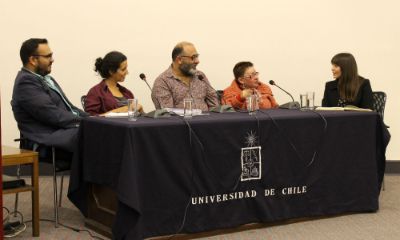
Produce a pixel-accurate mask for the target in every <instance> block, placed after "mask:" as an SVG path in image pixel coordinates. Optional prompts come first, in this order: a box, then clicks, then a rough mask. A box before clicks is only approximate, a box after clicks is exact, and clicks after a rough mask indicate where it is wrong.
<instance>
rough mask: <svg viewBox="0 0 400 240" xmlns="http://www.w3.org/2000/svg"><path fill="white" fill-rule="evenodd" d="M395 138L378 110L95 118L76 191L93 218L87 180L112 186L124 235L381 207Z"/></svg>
mask: <svg viewBox="0 0 400 240" xmlns="http://www.w3.org/2000/svg"><path fill="white" fill-rule="evenodd" d="M388 141H389V135H388V132H387V130H386V129H385V128H384V127H383V126H382V121H381V120H380V117H379V115H378V114H376V113H374V112H336V111H335V112H330V111H329V112H314V111H298V110H278V109H276V110H264V111H260V112H258V113H257V115H253V116H249V115H248V114H247V113H225V114H213V113H212V114H210V115H206V116H196V117H193V118H192V119H188V120H184V119H183V118H181V117H171V118H168V119H150V118H139V119H138V120H137V121H136V122H130V121H128V120H127V119H126V118H121V119H110V118H103V117H92V118H87V119H85V120H83V122H82V123H81V126H80V150H79V155H76V156H78V157H76V158H75V159H74V162H73V169H72V171H71V178H70V187H69V197H70V199H71V201H73V202H74V204H75V205H76V206H77V207H78V208H79V209H80V210H81V211H82V213H83V214H86V211H87V186H88V183H95V184H100V185H104V186H108V187H111V188H112V189H113V190H114V191H115V192H116V193H117V197H118V201H119V205H118V211H117V216H116V220H115V223H114V227H113V235H114V237H115V238H116V239H143V238H146V237H151V236H159V235H166V234H173V233H176V232H178V231H180V232H182V233H193V232H200V231H207V230H213V229H220V228H228V227H234V226H238V225H241V224H246V223H253V222H272V221H277V220H285V219H290V218H298V217H308V216H322V215H332V214H339V213H345V212H364V211H367V212H370V211H376V210H378V207H379V203H378V198H379V192H380V185H381V181H382V177H383V173H384V168H385V155H384V153H385V149H386V145H387V143H388Z"/></svg>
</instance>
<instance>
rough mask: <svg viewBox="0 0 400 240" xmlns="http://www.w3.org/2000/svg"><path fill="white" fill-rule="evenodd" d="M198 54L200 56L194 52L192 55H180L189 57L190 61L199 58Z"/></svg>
mask: <svg viewBox="0 0 400 240" xmlns="http://www.w3.org/2000/svg"><path fill="white" fill-rule="evenodd" d="M199 56H200V54H194V55H192V56H184V55H181V57H187V58H191V59H192V61H194V60H197V59H199Z"/></svg>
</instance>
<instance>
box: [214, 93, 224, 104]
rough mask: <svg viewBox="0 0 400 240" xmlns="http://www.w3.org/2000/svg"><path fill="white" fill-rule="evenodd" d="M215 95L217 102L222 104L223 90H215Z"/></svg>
mask: <svg viewBox="0 0 400 240" xmlns="http://www.w3.org/2000/svg"><path fill="white" fill-rule="evenodd" d="M216 92H217V97H218V102H219V104H220V105H222V97H223V96H224V90H217V91H216Z"/></svg>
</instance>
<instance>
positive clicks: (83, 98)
mask: <svg viewBox="0 0 400 240" xmlns="http://www.w3.org/2000/svg"><path fill="white" fill-rule="evenodd" d="M85 102H86V95H83V96H82V97H81V104H82V108H83V110H84V111H86V109H85Z"/></svg>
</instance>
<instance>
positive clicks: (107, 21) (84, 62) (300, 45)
mask: <svg viewBox="0 0 400 240" xmlns="http://www.w3.org/2000/svg"><path fill="white" fill-rule="evenodd" d="M398 9H400V2H398V1H397V0H382V1H370V0H353V1H349V0H336V1H326V0H321V1H317V0H301V1H295V0H292V1H289V0H281V1H270V0H259V1H252V0H249V1H236V0H230V1H227V0H226V1H216V0H214V1H211V0H203V1H178V0H169V1H152V0H140V1H139V0H136V1H133V0H126V1H123V0H114V1H100V0H91V1H83V0H69V1H54V0H36V1H28V0H26V1H22V0H13V1H7V0H0V24H1V25H0V26H1V28H0V29H1V36H2V37H1V44H0V53H1V54H0V79H1V86H0V87H1V103H2V108H1V111H2V117H3V118H2V121H1V124H2V130H3V136H2V137H3V138H2V141H3V144H7V145H15V143H14V142H13V139H14V138H17V137H18V130H17V127H16V124H15V121H14V119H13V116H12V111H11V108H10V104H9V102H10V99H11V92H12V86H13V81H14V78H15V75H16V72H17V71H18V69H19V68H20V65H21V64H20V59H19V48H20V45H21V43H22V41H23V40H25V39H27V38H30V37H46V38H47V39H48V40H49V41H50V46H51V48H52V49H53V51H54V57H55V62H54V65H53V72H52V75H53V76H54V77H55V78H56V79H57V81H58V82H59V83H60V84H61V86H62V87H63V89H64V90H65V92H66V93H67V95H68V97H69V98H70V99H71V101H72V102H73V103H75V104H76V105H78V106H80V102H79V99H80V96H81V95H83V94H86V92H87V91H88V89H89V88H90V87H91V86H93V85H94V84H96V83H97V82H98V81H99V80H100V78H99V77H98V76H97V75H96V74H95V72H94V71H93V65H94V60H95V58H96V57H99V56H104V54H105V53H107V52H108V51H110V50H119V51H122V52H124V53H125V54H126V55H127V57H128V60H129V71H130V75H128V78H127V79H126V82H125V83H124V85H125V86H126V87H128V88H129V89H131V90H132V91H133V92H134V94H135V95H136V96H137V97H138V98H139V100H140V101H141V103H142V104H143V105H144V107H145V110H147V111H149V110H152V109H153V104H152V102H151V99H150V93H149V90H148V89H147V87H146V85H145V84H144V82H142V81H141V80H139V78H138V75H139V73H141V72H144V73H146V75H147V78H148V80H149V82H150V83H151V84H152V83H153V81H154V79H155V78H156V77H157V76H158V74H160V73H161V72H162V71H163V70H165V69H166V68H167V67H168V65H169V63H170V55H171V50H172V47H173V46H174V45H175V43H177V42H178V41H182V40H188V41H191V42H193V43H195V45H196V46H197V49H198V51H199V53H200V54H201V58H200V60H201V63H200V65H199V69H201V70H203V71H204V72H205V73H206V74H207V76H208V77H209V79H210V80H211V82H212V84H213V85H214V87H215V88H216V89H223V88H225V87H226V86H227V85H228V84H229V83H230V81H231V79H232V68H233V65H234V64H235V63H236V62H238V61H241V60H251V61H252V62H254V63H255V65H256V68H257V69H258V71H259V72H260V73H261V79H263V80H264V81H267V80H269V79H274V80H275V81H276V82H277V83H279V84H280V85H281V86H282V87H284V88H286V89H287V90H289V91H290V92H291V93H292V94H293V95H294V96H295V97H296V98H298V95H299V94H300V93H301V92H305V91H308V90H314V91H315V92H316V101H317V102H318V103H319V102H320V101H321V98H322V94H323V88H324V83H325V81H327V80H330V79H331V72H330V59H331V57H332V56H333V55H334V54H336V53H338V52H342V51H348V52H351V53H353V54H354V56H355V57H356V59H357V61H358V65H359V71H360V74H361V75H363V76H365V77H367V78H369V79H371V82H372V88H373V89H374V90H383V91H385V92H387V94H388V97H389V99H388V102H387V110H386V115H385V119H386V122H387V124H388V125H390V131H391V133H392V141H391V143H390V145H389V148H388V152H387V157H388V159H391V160H400V150H399V148H396V146H399V143H400V137H399V135H398V134H397V133H398V132H399V129H400V123H399V121H396V119H398V118H399V110H398V106H399V105H398V103H397V104H396V102H398V101H396V100H395V99H396V98H397V97H398V96H399V95H400V84H399V81H400V73H399V70H398V66H399V60H398V59H399V56H400V15H399V14H398ZM273 91H274V93H275V95H276V98H277V100H278V102H280V103H283V102H286V101H288V100H289V98H288V96H286V95H285V94H283V93H281V92H280V91H278V90H277V89H273Z"/></svg>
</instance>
